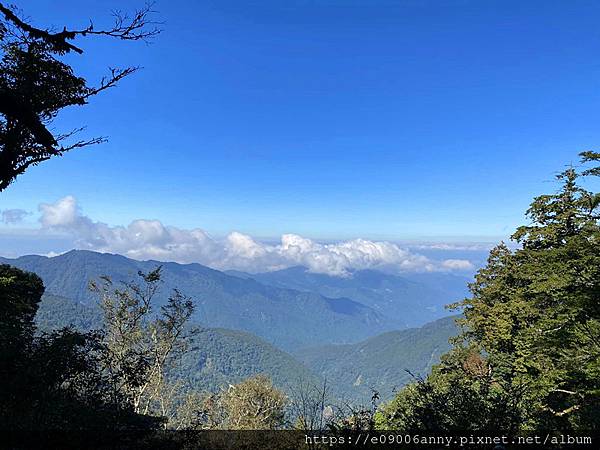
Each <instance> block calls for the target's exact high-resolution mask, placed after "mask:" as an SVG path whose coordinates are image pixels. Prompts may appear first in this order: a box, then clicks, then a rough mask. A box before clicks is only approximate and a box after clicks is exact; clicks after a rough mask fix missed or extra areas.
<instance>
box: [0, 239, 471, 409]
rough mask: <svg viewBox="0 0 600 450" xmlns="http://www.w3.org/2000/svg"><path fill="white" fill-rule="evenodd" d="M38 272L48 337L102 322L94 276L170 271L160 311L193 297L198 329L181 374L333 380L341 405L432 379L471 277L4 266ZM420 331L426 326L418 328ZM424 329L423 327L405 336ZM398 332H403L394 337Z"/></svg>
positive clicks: (99, 261) (58, 262)
mask: <svg viewBox="0 0 600 450" xmlns="http://www.w3.org/2000/svg"><path fill="white" fill-rule="evenodd" d="M0 263H5V264H11V265H13V266H16V267H19V268H21V269H24V270H28V271H31V272H35V273H37V274H38V275H39V276H40V277H41V278H42V280H43V281H44V284H45V286H46V294H45V295H44V297H43V300H42V303H41V305H40V308H39V311H38V315H37V317H36V320H37V322H38V325H39V327H40V329H41V330H49V329H54V328H60V327H62V326H67V325H74V326H76V327H77V328H81V329H93V328H98V327H100V326H101V318H100V311H99V309H98V303H97V299H96V297H95V295H94V294H93V293H92V292H90V291H89V289H88V284H89V281H90V280H97V279H98V278H99V277H100V276H102V275H108V276H109V277H111V278H112V279H113V281H127V280H131V279H135V277H136V275H137V273H138V271H144V272H147V271H150V270H152V269H154V268H155V267H156V266H158V265H160V266H162V283H163V285H162V287H161V290H160V291H159V295H158V296H157V297H156V305H157V306H158V305H160V304H162V303H164V302H165V301H166V299H167V298H168V295H169V293H170V291H171V290H172V289H173V288H177V289H179V290H180V291H181V292H182V293H184V294H185V295H188V296H190V297H192V298H193V299H194V300H195V303H196V311H195V314H194V317H193V318H192V320H193V323H194V325H195V326H198V327H199V328H200V330H201V331H200V333H199V334H198V337H197V340H196V343H195V344H194V349H193V351H191V352H190V353H189V354H188V355H186V357H185V359H184V361H183V364H182V366H181V368H180V371H179V373H177V374H176V376H177V377H179V378H183V379H186V380H187V381H189V382H191V383H192V384H193V385H195V386H196V387H198V388H200V389H203V390H214V389H217V388H219V387H221V386H223V385H227V384H228V383H235V382H237V381H240V380H241V379H244V378H246V377H247V376H250V375H252V374H255V373H267V374H269V375H270V376H271V377H272V378H273V380H274V382H275V384H277V385H279V386H282V387H285V386H286V385H289V384H290V383H291V382H293V381H294V380H304V381H311V382H321V381H322V380H323V379H327V380H328V382H329V384H330V386H332V390H333V392H334V393H335V395H336V396H337V397H338V398H350V399H353V400H354V401H361V402H364V401H366V399H368V398H369V396H370V395H371V389H375V390H377V391H378V392H380V395H381V397H382V398H389V397H390V396H391V395H392V393H393V391H394V389H395V388H396V387H399V386H401V385H402V384H404V383H406V382H407V381H409V379H410V376H409V375H408V373H407V372H406V370H409V371H410V372H412V373H415V374H425V373H426V372H427V371H428V370H429V368H430V367H431V364H433V363H435V362H437V360H438V358H439V356H440V354H441V353H443V352H444V351H446V350H447V349H448V348H449V344H448V338H449V337H450V336H451V335H453V334H455V332H456V328H455V326H454V321H453V320H452V319H450V318H445V319H441V320H437V321H434V322H432V323H429V324H427V325H425V326H422V325H424V324H425V323H427V322H430V321H432V320H434V319H438V318H440V317H443V316H445V315H447V313H446V312H445V311H444V309H443V305H444V304H446V303H450V302H452V301H455V300H458V299H460V298H461V297H463V296H464V295H465V293H466V282H467V280H466V279H461V278H460V277H456V276H453V275H450V274H443V273H442V274H413V275H406V276H397V275H390V274H385V273H382V272H378V271H373V270H364V271H356V272H354V273H352V274H351V275H350V276H348V277H333V276H328V275H323V274H315V273H311V272H309V271H308V270H307V269H306V268H304V267H293V268H290V269H285V270H280V271H276V272H269V273H260V274H248V273H243V272H233V271H229V272H227V273H225V272H220V271H217V270H213V269H210V268H208V267H205V266H202V265H200V264H177V263H172V262H159V261H137V260H132V259H129V258H126V257H123V256H120V255H112V254H101V253H95V252H90V251H81V250H74V251H70V252H68V253H65V254H62V255H59V256H55V257H45V256H35V255H31V256H24V257H20V258H16V259H6V258H0ZM421 326H422V327H421ZM407 327H421V328H407ZM390 330H394V331H390Z"/></svg>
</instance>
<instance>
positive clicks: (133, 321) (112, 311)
mask: <svg viewBox="0 0 600 450" xmlns="http://www.w3.org/2000/svg"><path fill="white" fill-rule="evenodd" d="M138 276H139V278H140V279H141V282H137V281H130V282H126V283H122V284H121V285H118V286H114V285H113V282H112V280H111V279H110V278H109V277H102V281H101V283H100V284H97V283H95V282H92V283H91V286H90V287H91V289H92V290H93V291H95V292H97V293H98V294H99V295H100V297H101V309H102V312H103V330H102V339H103V343H104V344H105V352H104V353H103V358H102V359H101V361H100V362H101V366H102V368H103V370H104V372H106V373H107V375H108V376H109V378H110V379H111V383H112V384H113V385H114V386H118V390H119V393H121V394H122V395H123V396H124V397H125V398H126V399H127V401H128V402H129V403H130V405H131V406H132V408H133V410H134V411H135V412H136V413H137V414H143V415H152V416H157V417H164V418H166V419H167V423H166V426H170V424H169V423H168V419H169V418H171V417H176V416H177V413H176V411H174V408H176V407H177V404H178V403H180V402H185V401H186V398H185V394H182V391H184V390H185V386H182V385H181V384H179V385H175V384H173V383H171V382H170V380H169V379H168V373H169V372H172V371H174V370H176V368H177V366H178V363H179V361H180V360H181V357H182V355H183V354H185V353H186V351H187V350H188V345H189V342H190V340H191V339H192V338H193V334H194V331H193V330H189V328H188V321H189V319H190V317H191V316H192V314H193V312H194V304H193V302H192V300H191V299H189V298H187V297H185V296H184V295H182V294H181V293H180V292H179V291H178V290H174V291H173V293H172V294H171V295H170V296H169V298H168V301H167V303H166V304H165V305H163V306H161V307H160V312H159V313H158V314H154V312H153V307H152V303H153V302H152V300H153V297H154V296H155V295H156V293H157V292H158V290H159V287H160V282H161V267H160V266H158V267H156V268H154V269H153V270H151V271H149V272H147V273H144V272H141V271H139V272H138Z"/></svg>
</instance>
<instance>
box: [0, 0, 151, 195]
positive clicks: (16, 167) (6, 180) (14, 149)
mask: <svg viewBox="0 0 600 450" xmlns="http://www.w3.org/2000/svg"><path fill="white" fill-rule="evenodd" d="M152 13H153V10H152V4H147V5H146V6H145V7H144V8H142V9H140V10H138V11H136V12H135V13H134V14H133V15H132V16H129V15H127V14H124V13H121V12H118V11H117V12H114V13H113V15H114V19H115V21H114V24H113V26H112V27H111V28H108V29H96V28H95V27H94V24H93V23H92V22H90V24H89V26H88V27H86V28H83V29H67V28H66V27H65V28H63V30H62V31H60V32H53V31H51V30H50V29H43V28H37V27H35V26H33V25H31V24H30V23H28V22H27V21H26V20H25V19H22V18H21V17H20V14H19V12H18V11H17V10H16V9H15V8H13V7H8V6H5V5H4V4H3V3H0V56H1V60H0V192H1V191H3V190H4V189H6V188H7V187H8V186H9V185H10V184H11V183H12V182H13V181H14V180H15V178H16V177H17V176H18V175H20V174H22V173H23V172H25V171H26V170H27V169H28V168H29V167H30V166H32V165H36V164H39V163H40V162H42V161H46V160H48V159H50V158H52V157H53V156H60V155H62V154H63V153H65V152H67V151H69V150H73V149H75V148H80V147H85V146H88V145H92V144H97V143H100V142H103V141H104V140H105V138H104V137H95V138H92V139H86V140H77V139H73V136H74V135H75V134H77V132H79V131H81V129H82V128H78V129H75V130H70V131H67V132H65V133H53V132H51V131H50V130H49V129H48V126H49V124H50V123H51V122H52V121H53V119H54V118H55V117H56V116H57V114H58V113H59V112H60V110H61V109H63V108H65V107H67V106H82V105H85V104H86V103H87V102H88V100H89V99H90V97H93V96H94V95H97V94H99V93H100V92H103V91H105V90H107V89H109V88H111V87H113V86H115V85H116V84H117V83H118V82H119V81H120V80H122V79H123V78H125V77H127V76H128V75H131V74H132V73H134V72H135V71H136V70H138V67H125V68H110V69H109V73H108V74H107V75H105V76H104V77H102V79H101V80H100V82H99V84H98V85H96V86H91V85H88V83H87V81H86V80H85V79H83V78H82V77H79V76H77V75H76V74H75V73H74V71H73V69H72V67H71V66H70V65H69V64H67V63H65V62H63V61H61V60H60V58H61V57H62V56H64V55H65V54H67V53H72V52H75V53H78V54H82V53H83V50H82V49H81V48H80V47H78V46H76V45H75V44H73V41H75V40H77V39H78V38H79V39H81V38H85V37H89V36H108V37H113V38H117V39H120V40H126V41H140V40H141V41H148V40H149V39H151V38H153V37H155V36H156V35H157V34H158V33H160V29H159V28H158V24H157V23H156V22H153V21H152V20H151V15H152Z"/></svg>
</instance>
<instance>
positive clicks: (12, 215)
mask: <svg viewBox="0 0 600 450" xmlns="http://www.w3.org/2000/svg"><path fill="white" fill-rule="evenodd" d="M29 214H30V213H29V212H27V211H25V210H24V209H5V210H4V211H2V214H0V222H2V223H5V224H7V225H13V224H16V223H20V222H22V221H23V219H25V217H26V216H28V215H29Z"/></svg>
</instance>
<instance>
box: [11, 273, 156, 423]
mask: <svg viewBox="0 0 600 450" xmlns="http://www.w3.org/2000/svg"><path fill="white" fill-rule="evenodd" d="M0 280H2V281H1V283H0V308H1V314H0V329H1V331H2V333H1V340H0V362H1V364H0V378H1V379H2V383H1V384H0V405H1V408H0V422H1V423H2V425H3V427H5V428H6V429H13V430H17V429H24V430H40V429H51V430H60V429H62V430H64V429H69V430H76V429H126V428H136V429H153V428H155V427H156V426H157V425H158V424H159V423H160V420H157V419H155V418H151V417H145V416H142V415H139V414H136V413H135V412H134V411H133V410H132V409H131V408H130V407H129V406H128V404H127V402H126V401H125V399H124V398H123V396H122V395H120V394H119V392H118V391H117V390H116V389H115V388H114V385H113V384H112V383H111V380H110V378H109V377H108V376H107V374H106V373H105V372H104V371H103V370H102V368H101V367H102V365H101V361H102V359H103V357H104V355H105V350H106V348H105V346H104V344H103V341H102V336H101V335H100V334H98V333H81V332H77V331H75V330H73V329H69V328H63V329H61V330H55V331H53V332H51V333H37V334H36V333H35V331H36V330H35V326H34V323H33V317H34V315H35V312H36V310H37V307H38V304H39V302H40V298H41V296H42V293H43V291H44V287H43V284H42V281H41V279H40V278H39V277H37V276H36V275H35V274H32V273H27V272H23V271H21V270H19V269H16V268H12V267H9V266H6V265H3V266H0Z"/></svg>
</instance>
